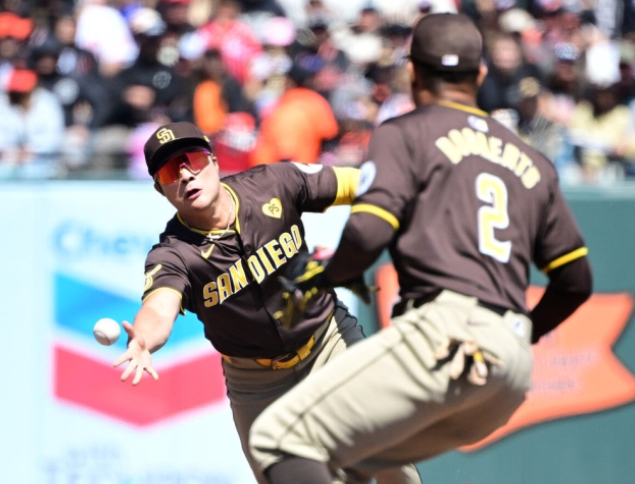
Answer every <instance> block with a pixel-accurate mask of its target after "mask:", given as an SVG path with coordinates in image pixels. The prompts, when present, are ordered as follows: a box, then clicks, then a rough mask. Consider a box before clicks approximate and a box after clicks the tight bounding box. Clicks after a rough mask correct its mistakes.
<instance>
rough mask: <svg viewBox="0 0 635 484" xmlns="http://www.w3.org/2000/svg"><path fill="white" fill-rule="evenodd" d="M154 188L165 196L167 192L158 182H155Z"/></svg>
mask: <svg viewBox="0 0 635 484" xmlns="http://www.w3.org/2000/svg"><path fill="white" fill-rule="evenodd" d="M154 189H155V190H156V191H157V192H159V193H160V194H161V195H163V196H164V197H165V193H163V188H162V187H161V185H159V184H158V183H157V182H154Z"/></svg>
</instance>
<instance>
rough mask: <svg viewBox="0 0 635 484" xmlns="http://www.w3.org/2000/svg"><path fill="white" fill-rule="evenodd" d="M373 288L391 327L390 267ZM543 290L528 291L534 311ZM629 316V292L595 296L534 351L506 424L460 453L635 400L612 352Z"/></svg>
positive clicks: (634, 389)
mask: <svg viewBox="0 0 635 484" xmlns="http://www.w3.org/2000/svg"><path fill="white" fill-rule="evenodd" d="M375 277H376V281H375V283H376V284H377V285H378V286H379V287H380V288H381V290H380V291H379V292H378V293H377V316H378V320H379V324H380V327H382V328H383V327H386V326H388V325H389V324H390V312H391V310H392V305H393V304H394V303H395V302H396V300H397V298H398V295H397V294H398V291H399V284H398V281H397V276H396V273H395V270H394V268H393V266H392V264H389V263H388V264H384V265H382V266H381V267H379V268H378V270H377V272H376V274H375ZM542 293H543V289H542V288H538V287H531V288H529V290H528V291H527V304H528V307H530V308H531V307H533V306H535V305H536V303H537V302H538V301H539V299H540V297H541V295H542ZM632 311H633V297H632V296H631V295H630V294H627V293H617V294H594V295H593V296H592V297H591V299H590V300H589V301H587V302H586V303H585V304H584V305H583V306H582V307H581V308H579V309H578V310H577V311H576V312H575V313H574V314H573V315H572V316H571V317H570V318H569V319H567V320H566V321H565V322H564V323H562V324H561V325H560V326H558V328H556V329H555V330H554V331H552V332H551V333H549V334H548V335H546V336H544V337H543V338H541V340H540V342H539V343H538V344H536V345H533V346H532V351H533V356H534V368H533V373H532V389H531V390H530V392H529V393H528V394H527V400H525V402H524V403H523V404H522V405H521V406H520V408H519V409H518V410H517V411H516V413H515V414H514V415H513V416H512V418H511V419H510V420H509V422H507V424H506V425H504V426H503V427H501V428H499V429H498V430H496V431H495V432H494V433H492V434H491V435H489V436H488V437H487V438H485V439H484V440H482V441H480V442H478V443H476V444H474V445H471V446H467V447H463V448H462V449H461V450H464V451H473V450H477V449H479V448H481V447H484V446H486V445H488V444H490V443H492V442H494V441H496V440H498V439H500V438H502V437H504V436H506V435H508V434H510V433H512V432H515V431H516V430H519V429H521V428H523V427H528V426H530V425H536V424H538V423H540V422H546V421H549V420H554V419H558V418H564V417H570V416H573V415H580V414H584V413H592V412H599V411H601V410H605V409H608V408H612V407H616V406H618V405H624V404H626V403H629V402H632V401H633V400H635V377H634V376H633V375H632V374H631V373H630V372H629V371H628V369H627V368H625V367H624V365H622V363H621V362H620V361H619V360H618V359H617V358H616V356H615V355H614V354H613V351H612V350H611V348H612V346H613V345H614V344H615V342H616V341H617V339H618V338H619V336H620V334H621V333H622V331H623V329H624V327H625V326H626V324H627V323H628V321H629V319H630V316H631V314H632Z"/></svg>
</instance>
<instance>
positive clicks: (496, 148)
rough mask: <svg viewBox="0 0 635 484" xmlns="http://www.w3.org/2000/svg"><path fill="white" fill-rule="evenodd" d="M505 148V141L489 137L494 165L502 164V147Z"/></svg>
mask: <svg viewBox="0 0 635 484" xmlns="http://www.w3.org/2000/svg"><path fill="white" fill-rule="evenodd" d="M502 146H503V140H502V139H500V138H497V137H496V136H490V137H489V152H490V156H491V160H492V162H494V163H499V164H500V162H501V147H502Z"/></svg>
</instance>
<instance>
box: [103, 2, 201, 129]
mask: <svg viewBox="0 0 635 484" xmlns="http://www.w3.org/2000/svg"><path fill="white" fill-rule="evenodd" d="M130 27H131V30H132V32H133V33H134V35H135V40H136V42H137V45H138V47H139V56H138V58H137V59H136V61H135V62H134V64H133V65H132V66H130V67H128V68H127V69H124V70H123V71H122V72H121V73H120V74H119V75H118V76H117V78H116V79H115V82H114V83H113V86H114V88H115V89H116V91H115V92H116V93H118V102H117V105H116V112H115V113H113V118H114V119H111V123H116V124H123V125H126V126H129V127H135V126H137V125H138V124H139V123H141V122H144V121H147V120H148V116H149V112H150V111H151V110H153V109H160V110H163V111H164V112H165V114H167V116H168V117H169V118H170V119H172V120H183V119H185V118H187V117H188V116H189V115H190V113H189V112H188V108H187V106H189V105H190V102H191V101H190V99H191V98H188V94H187V92H186V89H185V88H186V86H185V84H184V82H183V81H182V79H181V78H180V77H179V76H178V75H177V73H176V72H175V71H174V69H173V68H171V67H169V66H166V65H165V64H163V63H161V62H160V60H159V58H158V53H159V49H160V47H161V40H162V36H163V34H164V33H165V23H164V22H163V20H162V19H161V17H160V16H159V14H158V13H157V12H156V10H153V9H150V8H143V9H139V10H137V11H136V12H135V13H134V15H133V16H131V18H130Z"/></svg>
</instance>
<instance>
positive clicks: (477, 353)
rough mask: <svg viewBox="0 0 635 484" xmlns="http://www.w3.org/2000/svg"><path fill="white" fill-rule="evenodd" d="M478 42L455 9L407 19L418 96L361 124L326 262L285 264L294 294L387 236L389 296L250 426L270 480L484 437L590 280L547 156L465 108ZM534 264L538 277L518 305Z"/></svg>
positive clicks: (349, 271)
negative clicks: (377, 313) (540, 345)
mask: <svg viewBox="0 0 635 484" xmlns="http://www.w3.org/2000/svg"><path fill="white" fill-rule="evenodd" d="M481 46H482V39H481V36H480V34H479V32H478V30H477V29H476V28H475V26H474V25H473V23H472V22H471V21H470V20H469V19H468V18H467V17H465V16H463V15H455V14H436V15H429V16H427V17H425V18H423V19H422V20H420V21H419V22H418V23H417V25H416V27H415V29H414V31H413V41H412V45H411V51H410V54H411V55H410V67H411V75H412V89H413V97H414V100H415V104H416V105H417V109H415V111H413V112H411V113H409V114H406V115H404V116H401V117H398V118H394V119H392V120H389V121H387V122H385V123H384V124H382V125H381V126H380V127H379V128H378V129H377V130H376V132H375V133H374V135H373V137H372V140H371V142H370V146H369V155H368V156H369V159H370V160H372V161H368V162H366V163H365V165H364V166H363V167H362V170H361V171H362V179H361V182H360V186H359V189H358V196H357V198H356V200H355V201H354V204H353V207H352V214H351V217H350V219H349V221H348V223H347V225H346V227H345V229H344V232H343V235H342V240H341V242H340V244H339V247H338V249H337V250H336V252H335V254H334V255H333V257H332V258H331V260H330V261H328V262H327V263H326V264H320V263H319V262H318V261H312V263H313V266H312V267H311V271H301V272H300V273H299V274H298V273H296V274H289V275H288V277H290V278H291V281H290V282H291V283H292V284H294V286H295V289H292V290H290V294H294V293H297V294H294V298H295V297H299V299H302V300H303V301H304V302H305V301H306V300H307V298H310V296H311V294H319V293H320V290H323V289H324V288H328V287H332V286H334V285H337V284H339V283H341V282H342V281H347V280H350V279H351V278H353V277H357V276H359V275H360V274H362V272H363V271H364V270H365V269H366V268H368V267H369V266H370V265H371V264H372V262H373V261H374V260H376V258H377V257H378V256H379V254H380V253H381V252H382V251H383V250H384V248H386V247H387V248H388V249H389V251H390V253H391V255H392V259H393V261H394V264H395V267H396V270H397V273H398V277H399V283H400V297H401V300H400V302H399V303H398V304H396V306H395V307H394V311H393V319H392V325H391V327H390V328H387V329H384V330H382V331H380V332H379V333H377V334H375V335H373V336H371V337H370V338H368V339H366V340H365V341H362V342H360V343H359V344H357V345H355V346H354V347H353V348H351V349H350V350H349V351H347V352H346V353H344V354H343V355H341V356H340V357H339V358H338V359H337V360H336V361H334V362H333V363H332V364H330V365H327V366H326V367H325V368H323V369H322V370H321V371H320V372H319V373H316V374H314V375H311V376H310V377H309V378H307V379H306V380H304V381H303V382H302V383H300V384H299V385H298V386H297V387H295V388H294V389H293V390H291V391H290V392H289V393H287V394H286V395H285V396H284V397H282V398H280V399H279V400H278V401H277V402H275V403H274V404H273V405H272V406H270V407H269V408H268V409H267V410H265V411H264V412H263V414H262V415H261V416H260V417H259V418H258V419H257V420H256V422H255V423H254V424H253V426H252V430H251V436H250V446H251V450H252V453H253V455H254V457H255V458H256V460H257V461H258V462H259V464H260V466H261V468H262V469H263V470H264V471H265V472H266V475H267V476H268V478H269V480H270V482H271V483H272V484H288V483H296V482H302V483H303V484H318V483H319V484H321V483H326V482H329V481H328V479H329V472H328V469H329V467H346V468H351V469H355V470H356V471H357V472H358V475H359V481H360V482H367V481H369V480H370V477H371V476H372V475H374V474H375V473H376V472H377V471H378V470H379V469H383V468H386V467H394V466H398V465H402V464H404V463H407V462H417V461H422V460H425V459H428V458H431V457H434V456H436V455H438V454H441V453H443V452H446V451H448V450H451V449H455V448H457V447H459V446H462V445H466V444H472V443H474V442H477V441H478V440H480V439H482V438H484V437H485V436H487V435H488V434H490V433H491V432H492V431H493V430H495V429H496V428H498V427H499V426H501V425H503V424H504V423H505V422H507V420H508V419H509V417H510V416H511V415H512V414H513V413H514V411H515V410H516V409H517V408H518V407H519V405H520V404H521V403H522V402H523V400H524V399H525V393H526V391H527V390H528V389H529V385H530V373H531V366H532V357H531V352H530V345H531V343H532V342H535V341H537V340H538V339H539V338H540V337H541V336H542V335H544V334H545V333H547V332H549V331H550V330H552V329H553V328H554V327H556V326H557V325H558V324H559V323H560V322H562V321H563V320H564V319H565V318H566V317H567V316H569V315H570V314H571V313H572V312H573V311H575V309H576V308H577V307H578V306H579V305H580V304H582V303H583V302H584V301H585V300H586V299H587V298H588V297H589V295H590V293H591V271H590V266H589V264H588V261H587V258H586V257H585V256H586V254H587V249H586V248H585V247H584V242H583V239H582V236H581V235H580V231H579V230H578V227H577V226H576V223H575V221H574V219H573V217H572V214H571V213H570V211H569V209H568V208H567V205H566V203H565V201H564V198H563V196H562V194H561V192H560V189H559V188H558V180H557V176H556V171H555V170H554V167H553V166H552V164H551V163H550V162H549V160H547V159H545V158H544V157H543V156H542V155H541V154H540V153H538V152H537V151H535V150H533V149H532V148H530V147H529V146H527V145H526V144H524V143H523V142H522V141H521V140H520V139H519V138H518V137H516V136H515V135H514V134H513V133H512V132H511V131H509V130H507V129H506V128H504V127H503V126H502V125H500V124H499V123H497V122H496V121H494V120H492V119H490V118H489V117H488V116H487V114H486V113H485V112H482V111H480V110H479V109H477V108H476V102H475V100H476V93H477V89H478V86H479V85H480V83H481V81H482V80H483V78H484V77H485V75H486V72H487V68H486V67H485V66H484V65H481V50H482V47H481ZM532 262H533V263H535V264H536V265H537V266H538V267H539V268H540V269H542V270H543V271H544V272H545V273H546V274H547V275H548V276H549V279H550V282H549V285H548V287H547V289H546V292H545V294H544V296H543V298H542V300H541V301H540V302H539V304H538V305H537V307H536V308H535V309H534V310H533V311H531V312H529V311H528V310H527V307H526V303H525V290H526V289H527V286H528V282H529V281H528V275H529V265H530V263H532ZM316 264H317V265H318V266H319V267H321V268H322V269H323V270H319V269H318V268H316Z"/></svg>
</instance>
